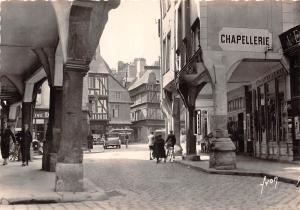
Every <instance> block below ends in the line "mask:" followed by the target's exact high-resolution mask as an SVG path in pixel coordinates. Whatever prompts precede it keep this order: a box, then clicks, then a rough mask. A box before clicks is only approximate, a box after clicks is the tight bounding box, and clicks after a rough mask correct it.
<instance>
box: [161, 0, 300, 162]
mask: <svg viewBox="0 0 300 210" xmlns="http://www.w3.org/2000/svg"><path fill="white" fill-rule="evenodd" d="M299 11H300V6H299V2H295V1H259V2H257V1H234V2H233V1H196V0H186V1H180V0H178V1H164V0H162V1H161V27H160V38H161V55H162V88H163V94H162V102H163V103H162V105H163V106H164V111H165V112H167V111H169V112H168V113H167V114H168V115H169V116H171V117H172V119H173V122H174V121H178V120H177V119H178V115H177V119H176V116H175V115H174V110H170V109H168V108H167V107H176V106H174V105H173V104H174V103H176V100H178V99H177V98H178V96H179V98H180V99H179V100H182V101H183V103H184V105H185V108H186V110H187V114H186V130H187V155H189V156H192V157H193V156H196V149H195V142H196V136H197V135H195V133H197V132H196V131H195V129H197V126H196V125H197V123H196V122H197V118H199V116H198V115H199V114H200V113H201V112H198V111H201V110H203V111H204V114H205V115H206V116H207V117H205V118H207V120H205V119H204V121H206V122H207V123H206V124H207V126H206V127H205V126H204V127H205V128H204V131H202V132H210V131H212V132H213V133H214V134H215V136H216V137H217V138H218V139H219V140H220V141H225V143H224V142H223V143H224V144H223V145H226V146H220V148H221V150H222V148H223V149H225V147H227V149H228V148H230V149H228V150H232V151H233V150H234V149H235V147H236V149H237V151H238V152H240V153H247V154H249V155H252V156H255V157H259V158H265V159H276V160H284V161H292V160H296V159H298V158H299V143H298V142H299V140H298V139H299V137H298V136H297V134H296V131H297V122H298V121H297V119H298V118H297V117H298V115H299V114H297V113H298V112H297V111H296V112H295V110H298V108H296V105H292V104H296V102H293V101H294V100H295V99H293V94H294V93H293V88H292V87H295V86H296V90H298V89H299V84H298V86H297V85H296V84H295V81H299V80H297V79H295V78H298V76H295V74H294V73H292V72H293V71H294V70H293V68H292V67H291V62H290V60H291V59H290V58H289V56H287V54H286V53H285V52H284V51H283V50H282V49H283V47H282V44H281V42H280V39H279V35H281V34H282V33H283V32H285V31H288V30H289V29H292V28H293V27H295V26H297V25H299V23H300V16H299V14H300V13H299ZM294 31H296V32H297V31H298V30H295V29H294ZM296 32H295V33H296ZM295 33H294V34H295ZM298 34H299V33H298ZM295 54H297V53H294V54H293V56H294V57H295ZM294 57H293V59H294V60H297V59H295V58H294ZM296 63H297V62H296ZM297 71H298V70H297ZM295 94H296V95H297V94H298V93H295ZM208 103H209V104H208ZM295 115H296V116H295ZM295 117H296V118H295ZM198 121H199V120H198ZM173 124H174V123H173ZM198 124H199V125H200V123H198ZM174 126H175V125H173V127H174ZM200 130H201V129H200ZM200 133H201V132H200ZM228 133H229V135H230V136H231V139H229V135H228ZM203 134H205V133H203ZM225 139H226V140H225ZM231 140H233V142H232V141H231ZM214 164H215V163H214ZM226 164H227V165H228V166H229V167H231V166H232V167H235V165H234V163H233V162H232V161H231V162H230V161H229V162H226V161H225V162H223V163H221V165H226ZM214 166H215V165H214Z"/></svg>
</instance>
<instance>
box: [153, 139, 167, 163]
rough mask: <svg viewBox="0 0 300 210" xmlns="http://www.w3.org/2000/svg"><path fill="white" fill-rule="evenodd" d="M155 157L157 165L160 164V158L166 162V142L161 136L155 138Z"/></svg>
mask: <svg viewBox="0 0 300 210" xmlns="http://www.w3.org/2000/svg"><path fill="white" fill-rule="evenodd" d="M153 156H154V157H155V158H156V163H159V160H160V158H164V159H165V160H164V162H166V158H167V156H166V150H165V140H164V139H163V138H162V136H161V134H159V135H158V136H156V137H155V140H154V151H153Z"/></svg>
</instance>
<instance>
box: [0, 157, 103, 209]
mask: <svg viewBox="0 0 300 210" xmlns="http://www.w3.org/2000/svg"><path fill="white" fill-rule="evenodd" d="M41 166H42V158H41V156H35V157H34V160H33V162H30V163H29V166H28V167H22V166H21V162H9V163H8V165H6V166H2V164H1V165H0V171H1V173H0V180H1V182H0V205H1V204H2V205H8V204H30V203H60V202H75V201H76V202H78V201H95V200H97V201H99V200H100V201H101V200H106V199H108V196H107V195H106V193H105V192H104V191H103V190H101V189H99V188H97V187H95V186H94V185H93V183H91V182H90V181H89V180H86V179H84V192H80V193H72V192H63V193H61V192H60V193H57V192H54V184H55V173H53V172H46V171H42V170H41Z"/></svg>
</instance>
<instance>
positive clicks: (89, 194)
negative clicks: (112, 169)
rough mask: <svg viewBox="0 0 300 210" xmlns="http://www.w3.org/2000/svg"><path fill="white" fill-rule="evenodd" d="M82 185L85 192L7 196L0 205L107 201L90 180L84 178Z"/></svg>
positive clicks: (1, 199)
mask: <svg viewBox="0 0 300 210" xmlns="http://www.w3.org/2000/svg"><path fill="white" fill-rule="evenodd" d="M84 183H85V190H86V192H75V193H74V192H46V193H38V194H29V195H15V194H14V195H7V196H3V197H2V198H0V205H13V204H46V203H70V202H81V201H103V200H108V199H109V196H108V195H107V193H106V192H105V191H103V190H102V189H100V188H98V187H96V185H95V184H94V183H93V182H91V181H90V180H88V179H85V178H84Z"/></svg>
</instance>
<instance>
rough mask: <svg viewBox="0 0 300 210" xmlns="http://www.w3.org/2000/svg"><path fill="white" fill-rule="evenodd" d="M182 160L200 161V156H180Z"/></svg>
mask: <svg viewBox="0 0 300 210" xmlns="http://www.w3.org/2000/svg"><path fill="white" fill-rule="evenodd" d="M182 158H183V160H189V161H200V156H199V155H196V154H195V155H186V156H182Z"/></svg>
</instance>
